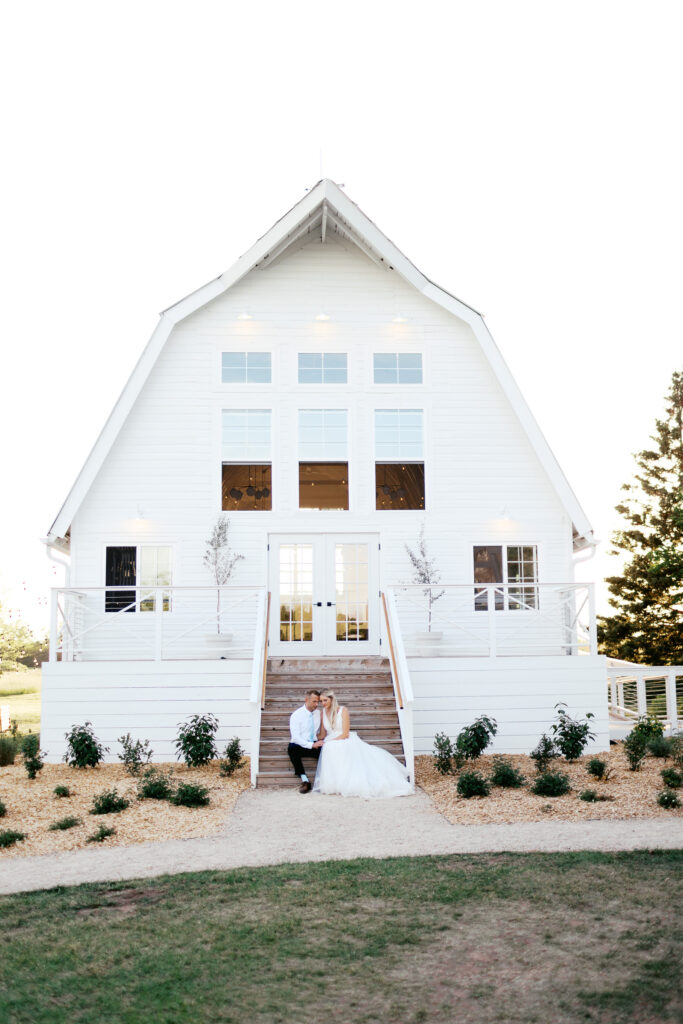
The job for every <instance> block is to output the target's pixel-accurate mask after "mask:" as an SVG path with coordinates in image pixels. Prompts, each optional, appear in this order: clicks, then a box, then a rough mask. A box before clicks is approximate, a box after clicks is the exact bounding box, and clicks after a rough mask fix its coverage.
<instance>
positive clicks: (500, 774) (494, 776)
mask: <svg viewBox="0 0 683 1024" xmlns="http://www.w3.org/2000/svg"><path fill="white" fill-rule="evenodd" d="M524 782H525V779H524V776H523V775H522V773H521V772H520V771H518V770H517V769H516V768H515V767H513V765H511V764H510V762H509V761H508V760H506V759H505V758H504V757H494V759H493V771H492V772H491V784H492V785H493V786H501V787H502V788H503V789H520V788H521V787H522V786H523V785H524Z"/></svg>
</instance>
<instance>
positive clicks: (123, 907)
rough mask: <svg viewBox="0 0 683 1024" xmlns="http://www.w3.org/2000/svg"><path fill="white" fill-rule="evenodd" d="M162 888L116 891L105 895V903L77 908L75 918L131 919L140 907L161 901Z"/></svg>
mask: <svg viewBox="0 0 683 1024" xmlns="http://www.w3.org/2000/svg"><path fill="white" fill-rule="evenodd" d="M164 892H165V890H164V889H163V887H158V886H157V887H149V888H140V889H132V888H131V889H118V890H116V891H115V892H111V893H108V894H107V900H106V903H97V904H95V905H94V906H92V907H79V908H78V910H77V911H76V917H106V916H107V915H108V914H114V915H116V916H117V917H131V916H132V915H133V914H135V913H137V911H138V909H139V908H140V907H141V906H145V907H146V906H149V905H150V904H152V903H158V902H159V900H160V899H163V896H164Z"/></svg>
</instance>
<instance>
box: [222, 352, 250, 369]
mask: <svg viewBox="0 0 683 1024" xmlns="http://www.w3.org/2000/svg"><path fill="white" fill-rule="evenodd" d="M246 365H247V353H246V352H224V353H223V366H246Z"/></svg>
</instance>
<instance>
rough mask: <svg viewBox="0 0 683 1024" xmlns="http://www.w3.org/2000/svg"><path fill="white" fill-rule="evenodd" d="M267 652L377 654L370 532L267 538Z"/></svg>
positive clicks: (373, 541)
mask: <svg viewBox="0 0 683 1024" xmlns="http://www.w3.org/2000/svg"><path fill="white" fill-rule="evenodd" d="M269 554H270V568H269V573H270V584H269V585H270V590H271V593H272V595H273V596H272V604H271V613H270V622H271V631H270V648H269V653H270V654H271V655H278V654H279V655H282V656H285V655H287V656H289V657H304V658H305V657H310V656H325V655H328V656H330V655H337V656H338V655H340V654H342V655H344V654H345V655H349V656H350V655H355V654H357V655H363V654H378V653H379V571H378V570H379V566H378V537H377V535H375V534H366V533H364V534H345V533H340V534H336V533H335V534H308V535H306V536H305V535H300V534H278V535H272V536H271V537H270V552H269Z"/></svg>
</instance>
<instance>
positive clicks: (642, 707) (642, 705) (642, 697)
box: [636, 675, 647, 715]
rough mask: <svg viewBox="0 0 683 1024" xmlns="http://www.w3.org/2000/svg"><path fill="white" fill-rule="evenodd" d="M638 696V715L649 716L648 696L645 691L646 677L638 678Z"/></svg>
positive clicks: (640, 676)
mask: <svg viewBox="0 0 683 1024" xmlns="http://www.w3.org/2000/svg"><path fill="white" fill-rule="evenodd" d="M636 696H637V698H638V714H639V715H645V714H647V694H646V691H645V677H644V676H642V675H639V676H637V678H636Z"/></svg>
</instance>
